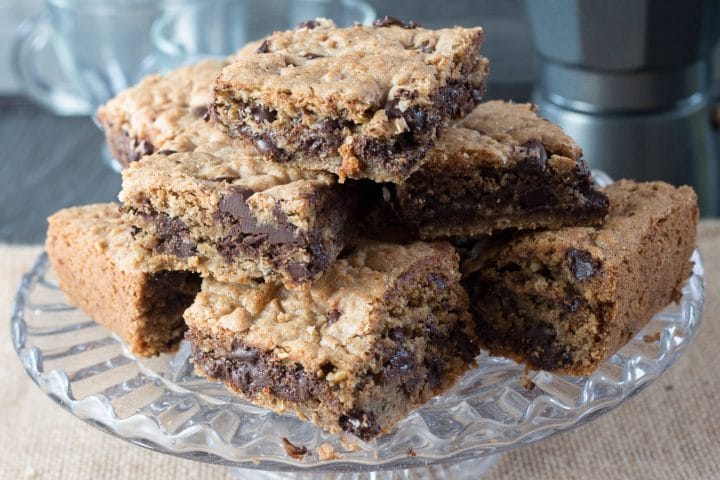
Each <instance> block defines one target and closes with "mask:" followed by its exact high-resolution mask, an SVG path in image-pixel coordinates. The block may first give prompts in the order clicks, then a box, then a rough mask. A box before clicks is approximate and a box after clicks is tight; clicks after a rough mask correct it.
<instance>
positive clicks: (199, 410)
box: [12, 252, 704, 479]
mask: <svg viewBox="0 0 720 480" xmlns="http://www.w3.org/2000/svg"><path fill="white" fill-rule="evenodd" d="M693 261H694V263H695V267H694V272H693V275H692V277H691V278H690V279H689V280H688V282H687V283H686V284H685V286H684V288H683V295H682V299H681V301H680V302H679V304H677V305H671V306H669V307H668V308H667V309H665V310H664V311H662V312H660V313H658V314H657V315H655V316H654V317H653V319H652V320H651V321H650V322H649V323H648V324H647V326H646V327H645V328H644V329H643V331H641V332H640V333H639V334H638V335H636V336H635V338H633V339H632V340H631V341H630V342H629V343H628V344H627V345H626V346H625V347H624V348H623V349H622V350H621V351H620V352H619V353H618V354H616V355H614V356H613V357H612V358H610V360H608V361H607V362H606V363H605V364H604V365H603V366H602V367H601V368H600V369H598V370H597V371H596V372H595V373H594V374H593V375H591V376H589V377H565V376H559V375H553V374H550V373H547V372H542V371H539V372H527V373H526V372H525V369H524V367H522V366H519V365H517V364H516V363H514V362H512V361H510V360H507V359H504V358H497V357H491V356H488V355H487V354H482V355H480V356H479V357H478V359H477V360H478V367H477V368H475V369H473V370H472V371H470V372H468V374H466V375H465V376H464V377H463V379H462V381H460V382H459V383H458V384H457V385H456V386H455V387H454V388H453V389H452V390H451V391H449V392H448V393H446V394H445V395H442V396H440V397H436V398H434V399H432V400H431V401H430V402H429V403H428V404H426V405H425V406H423V407H422V408H420V409H419V410H417V411H415V412H414V413H412V414H411V415H410V416H409V417H408V418H406V419H405V420H403V421H402V422H400V424H399V425H398V426H397V428H396V429H395V431H394V432H393V433H392V434H390V435H387V436H384V437H381V438H379V439H376V440H374V441H371V442H362V441H359V440H357V439H356V438H354V437H352V436H350V435H348V436H344V437H338V436H335V435H330V434H328V433H325V432H323V431H321V430H319V429H318V428H316V427H315V426H313V425H312V424H310V423H306V422H303V421H301V420H299V419H298V418H297V417H294V416H292V415H278V414H275V413H272V412H269V411H267V410H265V409H262V408H259V407H256V406H254V405H252V404H250V403H247V402H245V401H242V400H240V399H238V398H237V397H235V396H234V395H232V394H230V393H228V391H227V390H226V389H225V388H224V387H223V386H222V385H221V384H217V383H209V382H208V381H206V380H205V379H204V378H201V377H199V376H197V375H195V374H194V372H193V366H192V363H191V362H190V359H189V348H188V345H187V344H183V345H182V347H181V348H180V350H179V351H178V352H177V353H175V354H166V355H162V356H160V357H156V358H153V359H140V358H136V357H134V356H133V355H132V354H131V353H130V352H129V351H128V350H127V349H126V348H125V347H124V345H123V343H122V342H121V341H120V340H119V339H118V338H116V337H115V336H113V335H112V334H111V333H110V332H109V331H108V330H106V329H104V328H103V327H101V326H99V325H98V324H96V323H95V322H93V321H92V320H91V319H90V318H88V317H87V316H85V315H84V314H83V313H82V312H80V311H79V310H77V309H75V308H73V307H72V306H69V305H67V304H66V303H65V300H64V296H63V293H62V292H61V291H60V290H59V289H58V287H57V283H56V279H55V276H54V274H53V272H52V271H51V269H50V268H49V266H48V262H47V256H46V255H45V254H42V255H41V256H40V257H39V258H38V260H37V262H36V263H35V265H34V267H33V269H32V271H31V272H29V273H27V274H26V275H25V276H24V278H23V280H22V283H21V285H20V288H19V290H18V292H17V297H16V299H15V304H14V307H13V315H12V338H13V342H14V345H15V349H16V350H17V354H18V356H19V358H20V360H21V361H22V363H23V365H24V366H25V369H26V370H27V372H28V374H29V375H30V377H31V378H32V379H33V380H34V381H35V383H36V384H37V385H38V386H39V387H40V389H41V390H42V391H44V392H45V393H46V394H47V395H48V396H50V397H51V398H52V399H53V400H55V401H56V402H57V403H58V404H60V405H61V406H62V407H63V408H65V409H67V410H68V411H70V412H72V413H73V414H74V415H75V416H77V417H78V418H80V419H82V420H84V421H86V422H88V423H89V424H91V425H93V426H94V427H96V428H99V429H101V430H103V431H105V432H107V433H109V434H111V435H113V436H116V437H119V438H122V439H124V440H126V441H129V442H131V443H134V444H137V445H141V446H143V447H146V448H149V449H152V450H156V451H159V452H163V453H167V454H171V455H177V456H180V457H184V458H189V459H193V460H197V461H202V462H209V463H216V464H223V465H227V466H230V467H233V468H234V469H236V470H235V471H236V472H238V476H239V477H242V478H268V479H269V478H339V477H340V476H342V478H348V477H353V478H454V479H460V478H478V477H479V476H480V475H481V474H482V473H483V472H485V471H487V470H488V469H489V468H490V467H491V466H492V464H493V463H494V461H495V460H496V459H497V457H498V454H500V453H502V452H503V451H506V450H508V449H511V448H516V447H520V446H523V445H527V444H529V443H532V442H536V441H538V440H541V439H543V438H547V437H548V436H550V435H553V434H555V433H558V432H561V431H564V430H568V429H570V428H573V427H576V426H578V425H581V424H583V423H586V422H588V421H590V420H592V419H594V418H596V417H598V416H599V415H602V414H603V413H605V412H608V411H609V410H611V409H613V408H614V407H616V406H617V405H619V404H621V403H622V402H624V401H626V400H627V399H629V398H630V397H632V396H633V395H634V394H635V393H637V392H639V391H640V390H641V389H642V388H644V387H645V386H647V385H649V384H650V383H651V382H653V381H654V380H655V379H656V378H658V377H659V376H660V375H661V374H662V373H663V372H664V371H665V370H666V369H667V368H668V367H669V366H670V365H672V364H673V363H674V362H675V361H676V360H677V359H678V358H679V357H680V354H681V353H682V351H683V350H684V349H685V348H686V347H687V346H688V344H689V343H690V342H691V341H692V339H693V337H694V336H695V334H696V332H697V328H698V325H699V323H700V319H701V317H702V309H703V302H704V294H703V267H702V263H701V260H700V256H699V254H698V253H697V252H695V253H694V255H693ZM283 439H286V441H287V442H290V443H291V444H292V445H294V446H296V447H299V448H302V447H304V448H305V449H307V453H305V454H304V455H302V456H297V457H298V458H294V457H293V456H291V455H290V454H289V452H288V450H286V448H289V447H288V445H287V444H286V441H284V440H283ZM290 450H292V448H290ZM346 475H347V476H346Z"/></svg>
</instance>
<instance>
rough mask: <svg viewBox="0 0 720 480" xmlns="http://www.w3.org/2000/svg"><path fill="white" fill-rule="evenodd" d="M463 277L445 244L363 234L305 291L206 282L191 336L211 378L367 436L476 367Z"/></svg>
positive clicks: (266, 403)
mask: <svg viewBox="0 0 720 480" xmlns="http://www.w3.org/2000/svg"><path fill="white" fill-rule="evenodd" d="M459 282H460V273H459V266H458V257H457V253H456V252H455V250H454V249H453V247H452V246H451V245H450V244H448V243H445V242H438V243H423V242H416V243H412V244H409V245H398V244H388V243H380V242H374V241H359V242H357V243H356V244H353V245H352V246H351V247H349V248H348V249H347V250H346V252H345V253H344V254H343V257H342V258H340V259H338V261H337V262H336V263H335V264H334V265H333V266H332V267H330V270H329V271H328V272H327V273H326V274H325V275H323V276H322V277H321V278H320V279H319V280H317V281H315V282H314V283H313V284H312V285H311V286H310V287H309V288H308V289H294V290H288V289H286V288H284V287H282V286H281V285H277V284H271V283H250V284H244V285H240V284H228V283H221V282H218V281H216V280H212V279H205V280H203V286H202V290H201V292H200V293H199V294H198V297H197V298H196V300H195V303H193V305H192V306H191V307H190V308H188V310H187V311H186V312H185V320H186V322H187V324H188V327H189V330H188V333H187V338H188V340H189V341H190V342H191V343H192V347H193V356H194V359H195V365H196V369H198V370H199V371H200V372H201V373H203V374H204V375H206V376H207V377H209V378H210V379H213V380H222V381H223V382H225V384H226V385H227V387H228V388H230V389H231V390H233V391H235V392H237V393H238V394H240V395H241V396H243V397H245V398H247V399H248V400H250V401H252V402H253V403H256V404H258V405H261V406H263V407H266V408H269V409H271V410H274V411H277V412H282V411H284V410H286V409H290V410H294V411H295V412H297V413H298V414H299V415H300V416H301V418H305V419H309V420H311V421H312V422H314V423H316V424H317V425H319V426H320V427H321V428H323V429H325V430H328V431H330V432H340V431H346V432H350V433H352V434H354V435H356V436H358V437H360V438H362V439H364V440H369V439H371V438H373V437H375V436H377V435H379V434H381V433H387V432H389V431H390V430H391V429H392V428H393V425H394V424H395V423H396V422H397V421H399V420H400V419H402V418H403V417H404V416H406V415H407V414H408V413H409V412H410V410H412V409H414V408H416V407H418V406H419V405H420V404H422V403H423V402H425V401H427V400H429V399H430V397H432V396H433V395H436V394H439V393H440V392H442V391H444V390H446V389H447V388H449V387H450V386H451V385H453V383H454V382H455V381H456V380H457V379H458V378H459V377H460V376H461V375H462V374H463V373H464V372H465V371H466V370H467V369H468V368H469V367H471V366H472V365H473V358H474V357H475V355H476V354H477V353H478V348H477V343H476V341H475V333H474V330H473V326H472V321H471V319H470V315H469V313H468V311H467V295H466V293H465V291H464V290H463V289H462V287H461V286H460V283H459Z"/></svg>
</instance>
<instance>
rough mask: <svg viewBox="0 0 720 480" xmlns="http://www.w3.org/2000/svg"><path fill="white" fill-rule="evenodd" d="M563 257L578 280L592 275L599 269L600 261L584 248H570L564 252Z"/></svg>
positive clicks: (580, 280) (583, 279) (581, 280)
mask: <svg viewBox="0 0 720 480" xmlns="http://www.w3.org/2000/svg"><path fill="white" fill-rule="evenodd" d="M565 259H566V261H567V262H568V268H569V269H570V273H572V274H573V276H574V277H575V279H576V280H577V281H578V282H583V281H585V280H587V279H588V278H591V277H593V276H594V275H596V274H597V273H598V270H599V269H600V263H599V262H597V261H596V260H594V259H593V258H592V255H591V254H590V252H588V251H585V250H577V249H575V248H570V249H568V251H567V252H565Z"/></svg>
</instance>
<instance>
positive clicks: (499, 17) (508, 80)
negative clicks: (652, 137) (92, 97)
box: [0, 0, 720, 243]
mask: <svg viewBox="0 0 720 480" xmlns="http://www.w3.org/2000/svg"><path fill="white" fill-rule="evenodd" d="M538 1H544V0H538ZM548 1H549V0H548ZM554 1H556V3H557V2H558V1H564V0H554ZM567 1H572V0H567ZM644 1H647V2H649V1H652V0H633V2H634V4H637V5H641V2H644ZM689 1H691V0H689ZM698 1H703V0H698ZM708 1H711V0H708ZM369 2H370V3H371V4H372V5H373V6H374V7H375V9H376V10H377V13H378V16H380V17H381V16H384V15H393V16H396V17H398V18H401V19H406V20H415V21H417V22H419V23H420V24H421V25H423V26H426V27H444V26H450V25H464V26H474V25H482V26H483V27H484V29H485V42H484V45H483V54H484V55H486V56H488V57H489V58H490V59H491V61H492V63H491V75H490V82H489V85H488V92H487V95H486V98H503V99H512V100H515V101H529V100H531V97H532V89H533V83H534V82H535V80H536V76H537V72H538V70H539V69H538V66H539V65H540V62H539V60H538V59H536V58H535V55H534V53H533V46H532V40H531V35H530V30H529V26H528V22H527V20H526V12H525V7H524V2H523V1H521V0H475V1H472V0H425V1H422V2H420V1H414V0H394V1H382V0H369ZM611 3H612V4H613V5H615V6H616V7H617V6H618V5H620V8H623V6H624V5H625V4H623V3H622V2H620V3H618V0H613V1H612V2H611ZM593 5H594V4H593ZM642 5H645V4H642ZM42 6H43V2H42V1H41V0H0V142H2V145H3V149H2V151H3V153H2V154H1V156H0V205H1V207H0V242H11V243H39V242H42V241H43V240H44V237H45V228H46V223H45V218H46V217H47V216H48V215H49V214H51V213H53V212H54V211H56V210H58V209H60V208H63V207H67V206H71V205H78V204H86V203H93V202H105V201H112V200H115V199H116V197H117V193H118V192H119V189H120V175H119V174H117V173H116V172H114V171H113V170H111V168H110V167H109V166H108V165H107V164H106V163H105V162H103V161H102V159H101V155H100V152H101V148H102V145H103V138H102V135H101V132H100V131H99V130H98V129H97V127H95V125H94V124H93V123H92V121H91V119H90V118H88V117H59V116H55V115H52V114H50V113H48V112H47V111H45V110H43V109H42V108H40V107H38V106H37V105H35V104H33V103H32V102H30V101H29V100H27V99H26V98H24V97H23V96H22V95H21V94H20V92H19V88H18V85H16V83H15V80H14V79H13V78H12V74H11V68H10V65H11V60H12V59H11V44H12V38H13V35H14V32H15V30H16V28H17V26H18V25H19V24H20V23H21V22H22V21H23V19H25V18H27V17H29V16H31V15H33V14H36V13H37V12H39V11H40V10H41V9H42ZM563 8H564V7H563ZM645 8H646V9H648V6H647V5H645ZM566 10H567V9H566ZM648 10H649V11H656V10H654V9H648ZM563 12H565V11H563ZM609 27H612V25H609ZM719 50H720V49H718V48H715V53H714V58H715V62H714V66H715V77H716V78H718V77H720V74H719V73H718V69H719V68H720V61H719V60H720V58H719V57H720V55H719ZM608 53H609V54H610V55H612V52H608ZM47 68H48V69H49V70H52V69H53V68H57V66H56V65H47ZM708 116H709V115H708ZM718 120H719V121H720V115H719V116H718ZM703 121H704V122H705V120H703ZM705 123H708V124H709V120H708V121H706V122H705ZM576 138H577V137H576ZM672 155H673V156H674V155H675V154H674V153H673V154H672ZM645 156H647V157H649V155H645ZM684 156H690V157H692V155H689V154H688V155H684ZM707 158H708V159H709V160H708V161H711V162H715V159H713V158H712V155H710V156H707ZM650 160H652V159H650ZM673 160H674V157H673ZM689 161H693V159H692V158H689V159H688V158H681V159H679V160H678V163H677V166H678V168H684V167H683V165H684V164H683V162H689ZM591 163H592V162H591ZM712 167H713V168H715V163H713V164H712ZM621 170H623V171H625V170H624V169H621ZM701 173H702V172H701ZM706 176H707V175H706ZM712 176H713V178H714V179H715V180H714V181H718V182H720V175H715V174H713V175H712ZM715 177H717V178H715ZM691 183H692V182H691ZM713 185H714V183H713ZM706 190H707V191H709V192H710V193H711V194H712V195H713V196H714V197H717V196H718V195H719V194H718V189H715V187H714V186H710V187H709V188H708V189H706ZM716 200H717V198H715V199H713V202H715V203H716ZM707 213H708V211H707V210H706V214H707ZM709 213H711V214H715V213H716V212H715V211H712V212H709Z"/></svg>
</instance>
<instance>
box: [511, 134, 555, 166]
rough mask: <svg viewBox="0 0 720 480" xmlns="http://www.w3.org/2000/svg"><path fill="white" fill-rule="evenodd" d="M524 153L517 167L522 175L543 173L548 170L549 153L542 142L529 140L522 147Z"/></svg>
mask: <svg viewBox="0 0 720 480" xmlns="http://www.w3.org/2000/svg"><path fill="white" fill-rule="evenodd" d="M522 152H523V156H522V158H521V159H520V160H519V161H518V166H517V168H518V171H520V172H521V173H541V172H543V171H544V170H545V169H546V168H547V159H548V156H547V151H546V150H545V147H544V146H543V144H542V143H541V142H540V140H537V139H532V140H528V141H527V142H525V143H524V144H523V145H522Z"/></svg>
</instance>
